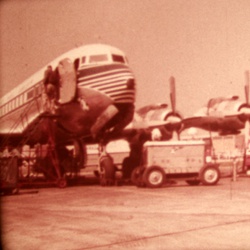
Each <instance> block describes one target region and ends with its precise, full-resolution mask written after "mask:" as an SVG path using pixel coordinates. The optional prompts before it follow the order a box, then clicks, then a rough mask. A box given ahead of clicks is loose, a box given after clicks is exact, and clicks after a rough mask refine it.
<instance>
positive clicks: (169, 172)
mask: <svg viewBox="0 0 250 250" xmlns="http://www.w3.org/2000/svg"><path fill="white" fill-rule="evenodd" d="M210 152H211V145H209V144H208V143H207V142H205V141H157V142H156V141H148V142H146V143H145V144H144V148H143V157H142V158H143V163H142V164H141V166H138V167H136V168H135V169H134V170H133V172H132V177H131V179H132V182H133V183H134V184H136V185H137V186H147V187H152V188H154V187H161V186H162V185H163V184H164V183H165V182H166V180H167V179H168V178H169V179H175V178H182V179H183V178H184V179H185V180H186V182H187V183H188V184H189V185H198V184H199V183H200V182H201V183H202V184H205V185H215V184H216V183H217V182H218V181H219V179H220V170H219V167H218V164H216V163H213V162H212V161H211V159H212V158H211V154H210Z"/></svg>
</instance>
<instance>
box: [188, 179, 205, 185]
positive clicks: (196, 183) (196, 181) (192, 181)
mask: <svg viewBox="0 0 250 250" xmlns="http://www.w3.org/2000/svg"><path fill="white" fill-rule="evenodd" d="M200 182H201V181H200V180H186V183H187V184H188V185H190V186H197V185H199V184H200Z"/></svg>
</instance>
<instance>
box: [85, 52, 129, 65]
mask: <svg viewBox="0 0 250 250" xmlns="http://www.w3.org/2000/svg"><path fill="white" fill-rule="evenodd" d="M107 61H109V57H108V55H107V54H102V55H92V56H89V57H87V58H86V56H84V57H82V60H81V63H82V64H85V63H97V62H107ZM112 61H113V62H118V63H125V62H126V59H125V58H124V57H123V56H121V55H115V54H112Z"/></svg>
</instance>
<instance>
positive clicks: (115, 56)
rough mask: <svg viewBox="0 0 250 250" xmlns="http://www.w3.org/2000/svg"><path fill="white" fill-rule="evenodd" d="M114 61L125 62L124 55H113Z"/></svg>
mask: <svg viewBox="0 0 250 250" xmlns="http://www.w3.org/2000/svg"><path fill="white" fill-rule="evenodd" d="M112 59H113V61H114V62H119V63H125V60H124V57H123V56H120V55H112Z"/></svg>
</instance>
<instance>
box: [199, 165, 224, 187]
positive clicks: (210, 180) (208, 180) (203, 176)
mask: <svg viewBox="0 0 250 250" xmlns="http://www.w3.org/2000/svg"><path fill="white" fill-rule="evenodd" d="M219 179H220V171H219V169H218V167H216V166H205V167H204V168H202V170H201V172H200V180H201V182H202V183H203V184H204V185H215V184H216V183H217V182H218V181H219Z"/></svg>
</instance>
